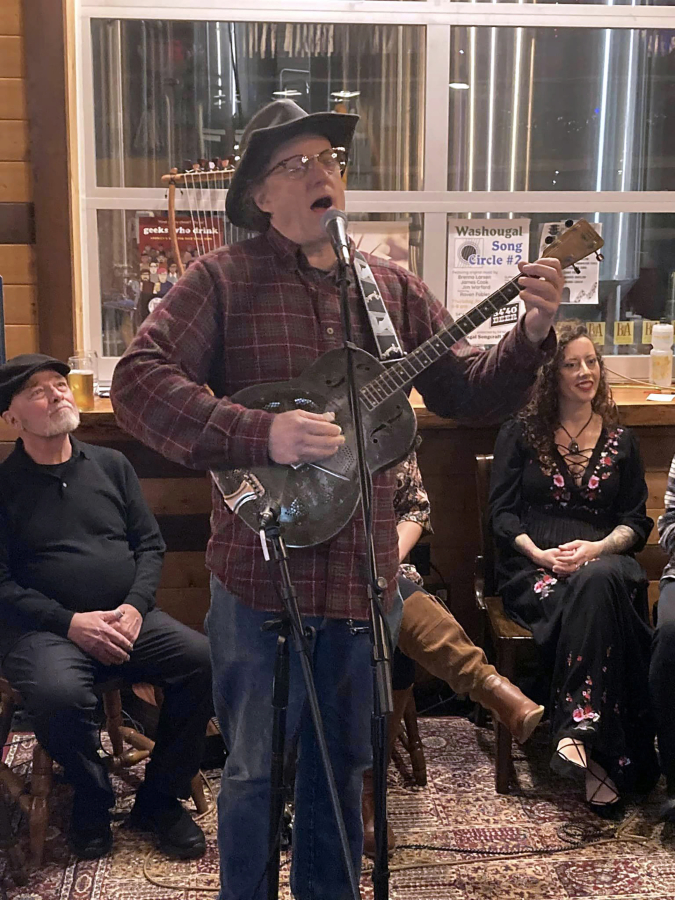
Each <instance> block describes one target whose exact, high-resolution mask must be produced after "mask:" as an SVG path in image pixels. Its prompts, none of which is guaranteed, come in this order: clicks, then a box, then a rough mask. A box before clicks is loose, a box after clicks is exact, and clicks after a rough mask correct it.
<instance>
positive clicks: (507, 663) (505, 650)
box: [494, 641, 516, 794]
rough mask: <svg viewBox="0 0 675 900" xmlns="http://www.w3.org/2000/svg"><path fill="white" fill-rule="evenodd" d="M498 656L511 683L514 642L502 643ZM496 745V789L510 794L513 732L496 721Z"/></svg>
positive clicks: (501, 792)
mask: <svg viewBox="0 0 675 900" xmlns="http://www.w3.org/2000/svg"><path fill="white" fill-rule="evenodd" d="M499 643H500V646H499V649H498V654H497V660H498V663H497V668H498V669H499V671H500V672H501V674H502V675H504V676H505V677H506V678H508V679H509V681H512V680H513V678H514V673H515V669H516V660H515V651H514V648H513V642H512V641H500V642H499ZM494 726H495V743H496V757H497V758H496V765H495V788H496V791H497V793H498V794H508V792H509V782H510V781H511V773H512V771H513V743H512V738H511V732H510V731H509V730H508V728H506V726H505V725H502V724H501V723H500V722H497V721H496V720H495V722H494Z"/></svg>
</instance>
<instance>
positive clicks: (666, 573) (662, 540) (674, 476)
mask: <svg viewBox="0 0 675 900" xmlns="http://www.w3.org/2000/svg"><path fill="white" fill-rule="evenodd" d="M664 503H665V507H666V511H665V512H664V514H663V515H662V516H659V519H658V522H657V527H658V529H659V544H661V546H662V547H663V549H664V550H665V551H666V553H667V554H668V556H669V557H670V559H669V560H668V562H667V564H666V567H665V569H664V570H663V575H662V576H661V578H662V579H667V580H669V581H670V580H671V579H675V456H674V457H673V458H672V460H671V463H670V471H669V472H668V483H667V485H666V497H665V501H664Z"/></svg>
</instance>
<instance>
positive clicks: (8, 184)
mask: <svg viewBox="0 0 675 900" xmlns="http://www.w3.org/2000/svg"><path fill="white" fill-rule="evenodd" d="M0 128H2V123H1V122H0ZM32 197H33V185H32V183H31V172H30V166H29V165H28V163H26V162H0V203H29V202H30V201H31V200H32Z"/></svg>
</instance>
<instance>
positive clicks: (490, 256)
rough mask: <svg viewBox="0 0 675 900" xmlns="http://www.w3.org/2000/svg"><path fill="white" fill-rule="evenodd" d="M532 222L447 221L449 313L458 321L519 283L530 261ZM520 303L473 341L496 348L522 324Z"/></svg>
mask: <svg viewBox="0 0 675 900" xmlns="http://www.w3.org/2000/svg"><path fill="white" fill-rule="evenodd" d="M529 241H530V220H529V219H473V220H472V219H449V221H448V309H449V311H450V313H451V314H452V316H453V318H455V319H458V318H459V317H460V316H462V315H464V313H466V312H468V311H469V310H470V309H471V308H472V307H474V306H476V304H478V303H480V302H481V300H484V299H485V298H486V297H488V296H489V295H490V294H492V293H494V292H495V291H497V290H499V288H501V287H503V285H504V284H505V283H506V282H507V281H510V280H511V279H512V278H515V277H516V276H517V275H518V274H519V273H518V263H519V262H520V261H521V260H527V256H528V251H529ZM523 309H524V305H523V303H522V301H521V300H514V301H513V302H511V303H509V304H507V305H506V306H505V307H504V308H503V309H501V310H499V311H498V312H496V313H495V314H494V315H493V316H490V318H489V319H487V321H486V322H485V323H484V324H483V325H481V326H480V327H479V328H477V329H476V330H475V331H473V332H472V333H471V334H470V335H469V341H470V342H471V343H472V344H477V345H479V346H483V347H485V346H487V345H489V344H496V343H498V341H500V340H501V339H502V337H503V336H504V335H505V334H506V332H507V331H510V330H511V328H513V326H514V325H515V323H516V322H517V321H518V318H519V316H520V314H521V313H522V312H523Z"/></svg>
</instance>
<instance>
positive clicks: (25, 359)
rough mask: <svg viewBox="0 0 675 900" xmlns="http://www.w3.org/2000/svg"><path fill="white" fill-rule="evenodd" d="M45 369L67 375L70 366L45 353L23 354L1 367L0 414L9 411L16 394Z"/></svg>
mask: <svg viewBox="0 0 675 900" xmlns="http://www.w3.org/2000/svg"><path fill="white" fill-rule="evenodd" d="M43 369H54V371H55V372H58V373H59V375H67V374H68V372H70V366H67V365H66V364H65V363H64V362H61V360H60V359H54V357H53V356H45V354H44V353H22V354H21V355H20V356H14V357H13V358H12V359H8V360H7V362H6V363H5V364H4V365H2V366H0V413H4V412H5V410H7V409H9V405H10V403H11V402H12V397H13V396H14V394H16V393H18V392H19V391H20V390H21V388H22V387H23V386H24V384H25V383H26V382H27V381H28V379H29V378H30V377H31V376H32V375H35V373H36V372H41V371H42V370H43Z"/></svg>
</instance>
